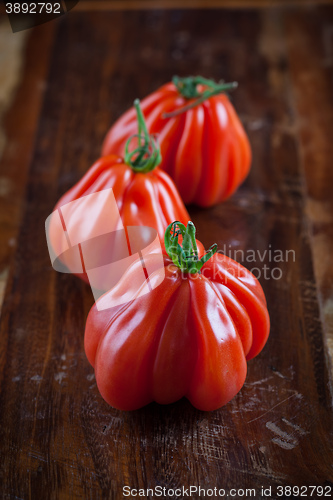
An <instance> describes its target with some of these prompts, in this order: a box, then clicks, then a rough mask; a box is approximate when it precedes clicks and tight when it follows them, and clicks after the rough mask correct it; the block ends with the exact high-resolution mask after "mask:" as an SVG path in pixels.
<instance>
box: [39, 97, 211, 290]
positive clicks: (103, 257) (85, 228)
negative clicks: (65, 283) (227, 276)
mask: <svg viewBox="0 0 333 500" xmlns="http://www.w3.org/2000/svg"><path fill="white" fill-rule="evenodd" d="M136 108H137V112H138V122H139V136H140V137H141V139H142V140H143V144H141V146H140V147H139V148H138V149H136V150H134V151H131V152H129V151H128V148H127V147H126V148H125V158H126V160H124V159H122V158H121V157H119V156H117V155H109V156H105V157H103V158H100V159H99V160H97V161H96V162H95V163H94V165H93V166H92V167H91V168H90V169H89V170H88V172H87V173H86V174H85V175H84V176H83V178H82V179H81V180H80V181H79V182H78V183H77V184H76V185H75V186H74V187H73V188H72V189H70V190H69V191H68V192H67V193H66V194H64V195H63V196H62V198H61V199H60V200H59V201H58V203H57V205H56V207H55V210H57V209H58V208H60V207H63V206H64V205H67V204H68V203H70V202H72V201H74V200H79V199H83V197H85V196H86V195H89V194H92V193H96V192H99V191H102V190H105V189H108V188H112V190H113V194H114V196H115V201H116V204H117V207H118V209H119V213H120V217H121V221H122V224H123V226H125V227H127V226H149V227H152V228H154V229H156V230H157V233H158V235H159V237H160V241H161V243H162V247H163V242H164V231H165V227H166V226H167V225H168V224H170V223H171V222H172V221H173V220H180V221H182V222H187V221H188V219H189V215H188V212H187V210H186V208H185V206H184V204H183V202H182V200H181V198H180V196H179V193H178V191H177V188H176V187H175V185H174V183H173V181H172V179H171V178H170V177H169V176H168V174H166V173H165V172H163V170H161V169H159V168H158V167H156V164H158V163H159V161H160V156H159V148H158V145H157V144H156V143H155V142H154V141H153V142H151V141H152V139H151V138H150V137H149V136H148V134H147V131H146V129H145V127H144V122H143V117H142V115H141V112H140V107H139V103H138V101H137V102H136ZM142 129H143V135H142V136H141V131H142ZM82 207H83V208H82ZM66 211H67V220H68V221H70V223H71V233H70V240H71V241H75V242H79V243H81V242H83V241H89V240H92V238H93V237H94V236H95V235H96V233H98V234H103V232H105V231H103V226H106V225H107V227H110V225H112V224H111V223H110V219H111V217H112V214H109V213H108V211H107V210H105V207H104V206H103V205H98V206H97V207H96V206H95V205H93V204H91V205H88V206H87V205H86V204H84V203H82V205H77V204H72V205H68V206H67V208H66ZM56 214H57V212H56ZM63 219H64V217H63ZM58 220H59V217H58V216H57V217H51V222H50V225H49V228H48V239H49V242H50V244H51V248H52V249H53V251H54V253H55V254H56V255H57V256H59V255H62V257H60V258H61V259H62V261H63V263H64V264H65V265H66V267H67V268H68V269H69V270H70V271H71V272H73V273H74V274H76V275H78V276H79V277H80V278H82V279H83V280H85V281H86V282H88V281H89V280H88V277H87V274H86V272H84V273H82V272H80V271H79V272H78V270H77V268H78V264H80V263H81V261H80V255H78V252H76V253H75V252H66V249H67V248H68V231H67V232H64V229H65V228H64V227H63V225H61V224H59V222H58ZM114 224H115V225H114V227H111V228H110V231H116V230H117V229H119V225H117V224H118V221H117V220H116V221H115V222H114ZM116 243H117V242H116ZM117 246H118V248H117ZM93 250H94V249H93ZM200 253H201V254H202V253H203V247H202V245H201V246H200ZM119 258H120V257H119V245H117V244H115V245H113V247H112V248H110V244H109V242H108V240H105V243H104V248H97V247H96V255H95V256H94V260H95V261H96V263H97V264H96V267H97V266H98V265H99V266H101V265H102V263H107V262H112V261H115V260H118V259H119ZM80 269H81V270H82V266H80ZM98 281H99V282H100V283H101V282H102V281H103V279H102V280H101V279H99V280H98ZM106 281H107V280H106ZM104 283H105V280H104ZM97 288H98V289H101V290H107V289H108V287H107V286H105V287H102V286H98V287H97Z"/></svg>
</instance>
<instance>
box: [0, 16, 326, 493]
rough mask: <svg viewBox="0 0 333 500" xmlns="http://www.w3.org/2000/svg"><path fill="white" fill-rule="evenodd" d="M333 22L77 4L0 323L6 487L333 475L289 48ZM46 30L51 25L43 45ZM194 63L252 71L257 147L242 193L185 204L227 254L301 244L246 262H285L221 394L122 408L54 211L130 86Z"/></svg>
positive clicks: (148, 86) (61, 47)
mask: <svg viewBox="0 0 333 500" xmlns="http://www.w3.org/2000/svg"><path fill="white" fill-rule="evenodd" d="M293 16H295V17H296V18H295V19H294V18H293ZM330 16H331V17H330ZM329 19H332V10H331V9H329V8H326V9H324V8H320V9H319V8H316V9H308V10H304V11H302V17H301V18H299V17H298V15H297V12H296V14H295V12H294V13H293V12H289V11H288V12H285V11H283V10H279V9H276V10H264V11H260V12H259V11H256V10H251V11H242V10H237V11H232V10H227V11H219V10H204V11H199V10H186V11H185V10H184V11H181V10H178V11H173V10H168V11H162V10H159V11H148V10H146V11H142V12H141V11H128V12H126V13H125V12H121V11H119V12H108V13H100V12H99V13H89V14H86V13H81V12H80V13H75V12H74V11H73V12H72V13H71V14H69V15H67V16H64V18H62V19H60V20H59V21H58V22H56V23H55V25H56V32H55V36H54V41H53V49H52V52H51V55H50V58H49V73H48V77H47V87H46V90H45V95H44V100H43V104H42V108H41V112H40V115H39V118H38V127H37V133H36V136H35V143H34V151H33V155H32V159H31V162H30V170H29V172H28V174H27V177H28V182H27V191H26V197H25V202H24V210H23V218H22V223H21V229H20V232H19V237H18V243H17V248H16V253H15V258H14V261H13V263H12V267H11V272H10V279H9V283H8V286H7V292H6V296H5V302H4V305H3V311H2V315H1V319H0V321H1V323H0V409H1V410H0V443H1V445H0V446H1V449H0V460H1V462H0V463H1V468H0V485H1V486H0V491H1V493H2V494H3V497H5V498H14V497H15V498H33V499H36V498H101V497H103V498H114V499H118V498H122V487H123V486H125V485H129V486H131V487H132V488H148V487H149V488H154V487H155V486H157V485H160V486H162V487H164V486H165V487H170V488H176V487H182V486H185V487H188V486H190V485H196V486H201V487H202V488H214V487H218V488H224V489H226V490H229V489H230V488H243V489H246V488H255V489H256V492H257V494H256V498H265V497H264V496H263V495H261V493H260V492H261V488H262V487H264V488H268V487H270V486H271V487H272V491H273V493H274V492H275V494H276V488H277V486H278V485H283V486H285V485H298V486H301V485H327V486H330V485H331V486H332V485H333V470H332V412H331V390H330V387H331V386H330V384H331V378H330V376H329V371H328V360H327V355H326V347H325V341H324V335H323V326H322V321H321V317H320V308H319V303H318V298H317V292H316V280H315V276H314V270H313V256H312V250H313V248H312V241H313V240H312V236H311V234H312V232H311V228H313V225H311V224H310V222H311V219H310V220H309V218H308V217H307V213H306V211H305V209H306V208H307V207H308V203H309V199H311V193H310V195H309V188H308V187H307V186H309V187H310V188H311V186H312V183H313V177H312V174H311V169H310V166H309V165H310V161H311V159H310V158H309V157H308V159H307V162H308V163H305V161H306V157H305V156H304V154H300V152H301V151H302V149H301V147H302V145H303V148H304V144H305V143H306V141H307V140H308V139H307V137H308V136H307V135H306V131H304V129H302V130H301V133H300V127H299V120H300V117H302V113H304V109H303V107H302V103H304V101H302V97H301V96H302V86H303V85H304V82H303V81H302V80H301V81H299V80H298V76H299V75H300V73H301V71H302V69H303V67H302V59H301V58H299V59H298V58H297V46H296V48H295V45H293V37H294V30H296V32H297V33H298V36H299V37H301V35H302V36H303V38H304V37H305V38H304V39H306V40H307V41H308V43H310V42H309V40H311V37H312V36H314V35H315V33H316V29H317V28H318V27H320V26H321V23H328V22H329ZM327 20H328V21H327ZM312 23H315V24H314V28H313V33H311V31H309V26H313V24H312ZM45 37H46V33H45V32H44V33H42V32H41V31H40V44H41V45H42V44H43V42H45ZM301 39H302V37H301ZM298 40H299V38H298ZM30 50H35V51H36V47H35V48H34V49H30ZM299 50H301V47H300V49H299ZM295 51H296V52H295ZM194 73H197V74H203V75H205V76H211V77H214V78H216V79H220V78H224V79H226V80H231V79H232V80H233V79H236V80H238V81H239V84H240V87H239V89H238V90H237V91H236V92H235V93H234V95H233V97H232V98H233V102H234V104H235V106H236V108H237V110H238V111H239V113H240V115H241V117H242V119H243V122H244V124H245V126H246V128H247V130H248V133H249V136H250V140H251V143H252V146H253V155H254V161H253V167H252V171H251V174H250V176H249V178H248V179H247V181H246V182H245V183H244V185H243V186H242V187H241V189H240V190H239V191H238V192H237V193H236V195H235V196H234V197H233V198H232V199H231V200H229V201H228V202H226V203H225V204H223V205H220V206H218V207H215V208H213V209H210V210H199V209H197V208H195V207H190V213H191V217H192V218H193V221H194V222H195V223H196V225H197V228H198V237H199V238H200V239H201V240H202V241H203V243H204V244H205V245H206V246H208V245H210V244H211V243H213V242H214V241H216V242H217V243H218V245H219V247H220V248H221V249H223V248H224V245H226V249H227V250H229V249H230V250H232V251H233V250H235V249H238V250H243V251H244V252H246V251H247V250H249V249H254V250H255V251H260V252H261V254H263V252H264V251H265V250H267V249H271V250H272V251H274V250H282V252H286V251H288V250H293V251H294V252H295V259H292V258H289V260H288V261H284V262H278V263H276V262H273V263H272V262H268V255H267V254H266V257H265V258H264V261H263V262H257V263H256V264H255V265H254V264H253V265H252V264H251V263H245V264H246V265H247V266H248V267H249V268H251V267H258V268H259V270H261V271H262V269H263V266H264V265H267V266H269V268H270V269H271V270H272V269H273V268H275V267H277V268H278V269H280V270H281V272H282V278H281V279H273V277H272V276H271V275H270V279H264V276H262V277H261V283H262V285H263V287H264V290H265V293H266V296H267V301H268V305H269V311H270V316H271V321H272V329H271V336H270V339H269V342H268V344H267V346H266V347H265V349H264V351H263V352H262V353H261V354H260V356H259V357H258V358H256V359H255V360H252V361H251V362H250V363H249V370H248V377H247V380H246V384H245V386H244V388H243V389H242V391H241V392H240V393H239V394H238V395H237V396H236V397H235V398H234V399H233V400H232V401H231V402H230V403H229V404H228V405H227V406H226V407H224V408H221V409H220V410H218V411H215V412H211V413H204V412H200V411H197V410H195V409H194V408H193V407H192V406H191V405H190V404H189V403H188V402H187V401H185V400H183V401H180V402H178V403H175V404H173V405H170V406H159V405H157V404H151V405H149V406H147V407H146V408H143V409H141V410H139V411H135V412H130V413H125V412H121V411H117V410H115V409H112V408H110V407H109V406H108V405H107V404H106V403H105V402H104V401H103V400H102V398H101V397H100V395H99V393H98V390H97V387H96V384H95V381H94V376H93V370H92V368H91V367H90V365H89V364H88V362H87V360H86V357H85V354H84V350H83V332H84V325H85V319H86V316H87V313H88V311H89V308H90V306H91V305H92V303H93V298H92V294H91V292H90V290H89V287H88V286H86V285H85V284H83V283H81V282H80V281H79V280H77V279H76V278H75V277H74V276H70V275H61V274H58V273H56V272H55V271H53V269H52V268H51V265H50V262H49V257H48V253H47V247H46V241H45V234H44V221H45V219H46V217H47V216H48V215H49V214H50V213H51V211H52V209H53V206H54V204H55V203H56V201H57V199H58V198H59V196H60V195H61V194H62V193H64V192H65V191H66V190H67V189H68V188H69V187H70V186H72V185H73V183H74V182H76V181H77V180H78V179H79V178H80V176H81V175H82V174H83V173H84V172H85V171H86V170H87V169H88V167H89V166H90V165H91V163H92V162H93V161H94V160H95V159H96V158H97V157H98V154H99V150H100V145H101V142H102V139H103V136H104V134H105V132H106V130H107V128H108V126H109V125H110V124H111V123H112V122H113V121H114V120H115V119H116V118H117V117H118V116H119V115H120V114H121V113H122V112H123V111H124V110H125V109H127V107H128V106H129V105H130V104H131V103H132V101H133V99H134V98H135V97H137V96H138V97H143V96H145V95H146V94H147V93H149V92H150V91H152V90H154V89H155V88H156V87H157V86H159V85H160V84H162V83H163V82H165V81H167V80H169V79H170V77H171V76H172V75H173V74H180V75H186V74H194ZM327 77H328V76H327ZM295 96H296V97H295ZM327 98H328V99H329V97H327ZM326 105H327V106H332V103H331V102H326ZM310 109H311V110H312V112H313V113H314V114H315V110H314V108H310ZM330 109H331V110H332V108H330ZM304 134H305V135H304ZM314 147H315V146H314ZM324 172H326V170H325V169H324ZM318 175H319V174H318ZM323 175H328V174H327V172H326V174H325V173H324V174H323ZM330 180H331V178H330V177H328V182H330ZM323 185H324V184H323ZM313 189H315V187H314V188H313ZM316 193H317V195H318V197H320V190H319V188H318V185H317V191H316ZM320 199H322V198H320ZM193 498H198V497H197V496H196V495H193ZM266 498H267V497H266ZM273 498H274V495H273ZM283 498H284V497H283ZM285 498H287V496H286V497H285ZM289 498H290V497H289Z"/></svg>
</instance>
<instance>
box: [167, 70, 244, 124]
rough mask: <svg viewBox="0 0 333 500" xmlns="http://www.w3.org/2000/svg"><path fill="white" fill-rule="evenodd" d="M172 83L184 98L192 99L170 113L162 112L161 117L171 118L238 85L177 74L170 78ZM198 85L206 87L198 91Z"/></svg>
mask: <svg viewBox="0 0 333 500" xmlns="http://www.w3.org/2000/svg"><path fill="white" fill-rule="evenodd" d="M172 82H173V84H174V85H175V87H176V88H177V90H178V92H179V93H180V94H181V95H182V96H183V97H185V98H186V99H194V100H193V101H192V102H190V103H189V104H186V106H183V107H182V108H179V109H176V110H175V111H172V112H170V113H163V115H162V116H163V118H172V117H173V116H178V115H180V114H182V113H185V112H186V111H188V110H190V109H192V108H195V107H196V106H199V104H202V103H203V102H204V101H206V100H207V99H209V98H210V97H213V96H214V95H218V94H222V93H223V92H226V91H227V90H233V89H235V88H236V87H238V83H237V82H231V83H224V82H222V81H221V82H219V83H216V82H214V80H208V79H207V78H203V77H202V76H189V77H186V78H179V77H178V76H174V77H173V79H172ZM198 85H203V86H204V87H207V88H206V89H205V90H203V91H202V92H199V91H198Z"/></svg>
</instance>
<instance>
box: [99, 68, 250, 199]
mask: <svg viewBox="0 0 333 500" xmlns="http://www.w3.org/2000/svg"><path fill="white" fill-rule="evenodd" d="M236 86H237V83H236V82H232V83H223V82H222V83H216V82H214V81H213V80H208V79H206V78H202V77H200V76H196V77H187V78H179V77H174V78H173V79H172V82H170V83H167V84H165V85H163V86H162V87H161V88H159V89H158V90H156V91H155V92H153V93H152V94H150V95H149V96H147V97H146V98H145V99H143V100H142V110H143V113H144V115H145V118H146V121H147V126H148V130H149V132H150V133H152V134H156V136H157V137H158V141H159V143H160V146H161V153H162V162H161V165H160V166H161V168H162V169H163V170H165V171H166V172H167V173H168V174H169V175H170V176H171V177H172V178H173V180H174V181H175V184H176V186H177V187H178V190H179V192H180V195H181V197H182V199H183V201H184V203H185V204H191V203H194V204H197V205H199V206H202V207H208V206H211V205H214V204H216V203H220V202H221V201H223V200H225V199H227V198H228V197H229V196H231V195H232V194H233V193H234V192H235V190H236V189H237V188H238V187H239V185H240V184H241V183H242V182H243V181H244V179H245V177H246V176H247V174H248V172H249V169H250V164H251V147H250V143H249V140H248V137H247V135H246V132H245V130H244V127H243V125H242V123H241V121H240V119H239V117H238V115H237V113H236V111H235V109H234V107H233V105H232V104H231V102H230V100H229V98H228V96H227V94H226V92H227V91H228V90H232V89H234V88H235V87H236ZM135 127H136V122H135V110H134V108H131V109H130V110H128V111H127V112H126V113H124V114H123V115H122V116H121V117H120V118H119V119H118V120H117V121H116V122H115V124H114V125H113V126H112V127H111V129H110V130H109V132H108V133H107V135H106V137H105V140H104V143H103V147H102V152H103V154H109V153H111V152H112V153H119V152H120V151H122V150H123V147H124V144H125V142H126V140H127V139H128V137H129V136H130V135H132V134H133V133H134V132H133V131H134V130H135Z"/></svg>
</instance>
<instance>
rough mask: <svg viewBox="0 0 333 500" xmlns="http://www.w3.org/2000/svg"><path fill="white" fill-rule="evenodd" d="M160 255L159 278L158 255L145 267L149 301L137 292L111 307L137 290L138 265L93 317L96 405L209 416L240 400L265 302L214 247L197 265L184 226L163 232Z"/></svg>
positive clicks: (88, 337)
mask: <svg viewBox="0 0 333 500" xmlns="http://www.w3.org/2000/svg"><path fill="white" fill-rule="evenodd" d="M180 239H182V244H181V243H180ZM165 248H166V251H167V253H168V257H167V256H165V257H164V266H163V268H161V267H160V265H159V263H158V262H157V259H156V255H153V254H150V255H148V256H146V257H145V263H146V266H147V267H148V268H149V269H150V270H151V271H152V272H151V274H150V280H151V281H150V283H151V284H152V286H151V288H152V290H151V291H150V292H149V293H146V294H145V295H140V293H141V291H142V290H141V289H138V290H136V291H134V295H133V299H132V300H131V301H129V302H128V303H126V304H122V305H118V306H113V304H115V303H117V301H118V298H119V297H122V296H123V295H124V293H126V292H128V290H129V289H131V288H133V283H135V282H136V281H137V280H136V277H137V275H138V273H139V272H141V265H142V264H141V262H140V261H138V262H135V263H133V264H132V266H131V267H130V268H128V269H127V271H126V273H125V274H124V276H123V277H122V279H121V280H120V281H119V283H118V284H117V285H116V286H115V287H114V288H113V289H112V290H110V291H108V292H106V293H105V294H104V295H103V296H102V297H101V298H100V299H99V300H98V301H97V303H96V304H95V305H94V306H93V307H92V309H91V310H90V312H89V315H88V318H87V323H86V329H85V338H84V345H85V351H86V355H87V358H88V360H89V362H90V363H91V364H92V366H93V367H94V368H95V376H96V381H97V386H98V388H99V390H100V392H101V395H102V396H103V398H104V399H105V400H106V401H107V402H108V403H109V404H110V405H111V406H113V407H115V408H118V409H121V410H135V409H137V408H140V407H142V406H144V405H146V404H148V403H150V402H151V401H156V402H158V403H162V404H167V403H172V402H174V401H177V400H178V399H180V398H182V397H183V396H185V397H186V398H188V399H189V400H190V402H191V403H192V404H193V405H194V406H195V407H196V408H198V409H200V410H207V411H208V410H215V409H217V408H219V407H221V406H222V405H224V404H226V403H227V402H228V401H230V399H232V398H233V397H234V396H235V395H236V394H237V393H238V391H239V390H240V389H241V387H242V386H243V384H244V381H245V377H246V372H247V360H249V359H251V358H253V357H254V356H256V355H257V354H258V353H259V352H260V351H261V349H262V348H263V346H264V345H265V343H266V340H267V337H268V334H269V316H268V311H267V306H266V300H265V295H264V292H263V290H262V288H261V286H260V284H259V282H258V280H257V279H256V278H255V277H254V276H253V274H251V273H250V271H248V270H247V269H246V268H244V267H243V266H241V265H240V264H238V263H237V262H235V261H233V260H232V259H230V258H229V257H227V256H225V255H222V254H220V253H216V251H217V246H216V245H213V246H212V247H211V248H210V249H209V250H208V252H207V253H206V254H205V255H203V256H202V257H200V256H199V254H198V251H197V245H196V239H195V227H194V225H193V223H191V222H189V223H188V224H187V227H185V226H184V225H183V224H182V223H180V222H177V221H176V222H173V223H172V224H170V225H169V226H168V227H167V229H166V232H165ZM154 266H155V269H154ZM161 274H162V275H164V274H165V278H164V280H162V282H161V284H159V285H158V286H157V287H156V288H155V287H154V286H153V285H154V282H155V281H156V282H160V281H161ZM142 286H146V285H142Z"/></svg>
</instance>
